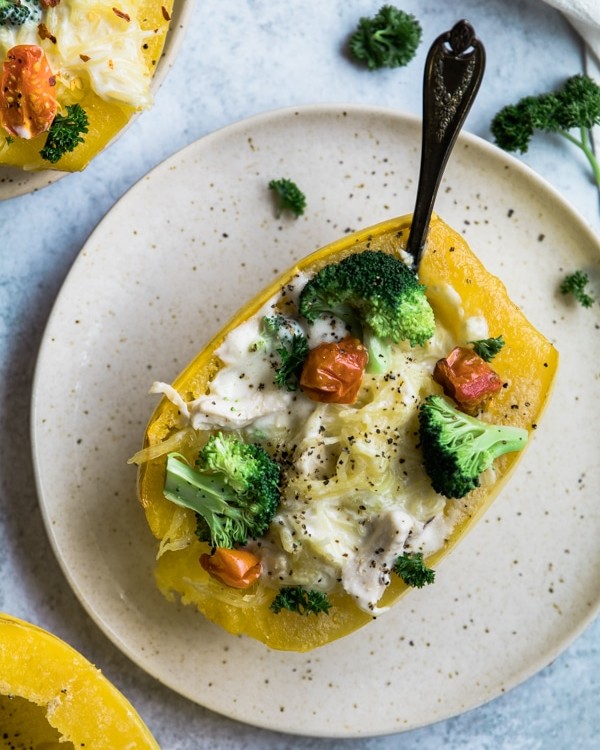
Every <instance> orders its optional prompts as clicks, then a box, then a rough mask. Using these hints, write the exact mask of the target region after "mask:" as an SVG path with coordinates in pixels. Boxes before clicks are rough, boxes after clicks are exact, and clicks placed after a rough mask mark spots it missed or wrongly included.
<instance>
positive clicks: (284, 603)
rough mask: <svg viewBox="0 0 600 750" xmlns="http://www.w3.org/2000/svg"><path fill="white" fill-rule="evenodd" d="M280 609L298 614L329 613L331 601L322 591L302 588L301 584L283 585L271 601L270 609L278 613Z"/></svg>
mask: <svg viewBox="0 0 600 750" xmlns="http://www.w3.org/2000/svg"><path fill="white" fill-rule="evenodd" d="M282 609H287V610H288V611H289V612H295V613H296V614H298V615H310V614H313V615H318V614H320V613H321V612H324V613H325V614H328V613H329V610H330V609H331V602H330V601H329V597H328V596H327V594H324V593H323V592H322V591H313V590H310V591H308V590H306V589H303V588H302V586H285V587H284V588H282V589H281V590H280V592H279V593H278V594H277V596H276V597H275V598H274V599H273V601H272V602H271V611H272V612H274V613H275V614H276V615H278V614H279V613H280V612H281V610H282Z"/></svg>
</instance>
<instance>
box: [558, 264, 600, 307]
mask: <svg viewBox="0 0 600 750" xmlns="http://www.w3.org/2000/svg"><path fill="white" fill-rule="evenodd" d="M589 280H590V279H589V276H588V275H587V273H585V271H573V273H569V274H567V275H566V276H565V278H564V279H563V280H562V282H561V284H560V287H559V288H560V291H561V293H562V294H571V295H572V296H573V297H574V298H575V299H576V300H577V302H579V304H580V305H581V306H582V307H591V306H592V305H593V304H594V298H593V297H592V295H591V294H588V293H587V292H586V290H585V288H586V287H587V285H588V282H589Z"/></svg>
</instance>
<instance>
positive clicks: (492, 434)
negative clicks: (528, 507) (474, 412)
mask: <svg viewBox="0 0 600 750" xmlns="http://www.w3.org/2000/svg"><path fill="white" fill-rule="evenodd" d="M419 437H420V443H421V451H422V453H423V463H424V465H425V471H426V472H427V475H428V476H429V479H430V480H431V486H432V487H433V489H434V490H435V491H436V492H439V493H440V494H441V495H445V496H446V497H449V498H460V497H463V496H464V495H466V494H467V493H468V492H470V491H471V490H473V489H475V487H478V486H479V476H480V474H481V473H482V472H484V471H485V470H486V469H487V468H488V467H489V466H491V465H492V463H493V461H494V459H496V458H498V456H501V455H502V454H504V453H508V452H510V451H520V450H522V449H523V448H524V447H525V445H526V444H527V440H528V433H527V430H524V429H522V428H520V427H512V426H507V425H496V424H490V423H488V422H482V421H481V420H479V419H476V418H475V417H470V416H469V415H467V414H464V413H463V412H461V411H458V409H455V408H454V407H453V406H451V404H450V403H449V402H448V401H446V399H444V398H443V397H442V396H437V395H433V396H427V398H426V399H425V401H424V402H423V403H422V404H421V408H420V409H419Z"/></svg>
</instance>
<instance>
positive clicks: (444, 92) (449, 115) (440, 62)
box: [407, 21, 485, 268]
mask: <svg viewBox="0 0 600 750" xmlns="http://www.w3.org/2000/svg"><path fill="white" fill-rule="evenodd" d="M484 69H485V50H484V47H483V45H482V44H481V42H480V41H479V40H478V39H477V37H476V36H475V31H474V29H473V27H472V26H471V25H470V24H469V23H468V22H467V21H459V22H458V23H457V24H455V26H454V27H453V28H452V29H451V30H450V31H447V32H445V33H444V34H441V35H440V36H439V37H438V38H437V39H436V40H435V42H434V43H433V44H432V45H431V48H430V50H429V53H428V55H427V61H426V63H425V74H424V78H423V136H422V146H421V167H420V172H419V185H418V188H417V199H416V203H415V210H414V214H413V221H412V227H411V231H410V236H409V238H408V246H407V251H408V252H409V253H410V254H411V255H412V257H413V262H414V267H415V268H417V267H418V265H419V261H420V259H421V255H422V253H423V248H424V245H425V240H426V238H427V230H428V227H429V220H430V219H431V212H432V210H433V204H434V201H435V197H436V195H437V191H438V187H439V185H440V181H441V179H442V175H443V173H444V169H445V167H446V162H447V161H448V157H449V155H450V152H451V151H452V147H453V146H454V143H455V141H456V138H457V136H458V133H459V131H460V129H461V127H462V124H463V122H464V120H465V117H466V116H467V113H468V112H469V109H470V108H471V104H472V103H473V100H474V99H475V95H476V94H477V91H478V90H479V85H480V84H481V79H482V78H483V71H484Z"/></svg>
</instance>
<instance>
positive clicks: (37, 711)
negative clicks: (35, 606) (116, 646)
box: [0, 613, 160, 750]
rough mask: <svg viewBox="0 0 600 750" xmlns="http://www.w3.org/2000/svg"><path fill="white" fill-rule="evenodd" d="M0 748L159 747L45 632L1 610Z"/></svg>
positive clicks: (113, 694)
mask: <svg viewBox="0 0 600 750" xmlns="http://www.w3.org/2000/svg"><path fill="white" fill-rule="evenodd" d="M0 730H1V731H0V748H15V749H16V748H34V747H36V748H41V747H44V748H47V749H48V750H50V748H56V749H57V750H58V748H61V749H63V750H69V749H71V750H73V749H74V748H82V747H86V748H94V750H129V749H130V748H137V749H138V750H160V748H159V746H158V744H157V743H156V741H155V740H154V738H153V737H152V735H151V734H150V731H149V729H148V728H147V727H146V726H145V724H144V723H143V722H142V720H141V718H140V717H139V715H138V714H137V713H136V711H135V709H134V708H133V707H132V706H131V704H130V703H129V702H128V701H127V699H126V698H125V697H124V696H123V695H122V693H120V692H119V691H118V690H117V689H116V688H115V687H114V686H113V685H112V684H111V683H110V682H109V681H108V680H107V679H106V678H105V677H104V676H103V675H102V673H101V672H100V670H98V669H97V668H96V667H94V666H93V665H92V664H91V663H90V662H89V661H88V660H87V659H85V658H84V657H83V656H82V655H81V654H79V653H78V652H77V651H75V649H73V648H72V647H71V646H69V645H68V644H66V643H65V642H64V641H62V640H60V639H59V638H57V637H56V636H54V635H52V634H51V633H49V632H47V631H46V630H43V629H41V628H38V627H37V626H35V625H32V624H30V623H28V622H24V621H23V620H19V619H17V618H16V617H12V616H11V615H7V614H1V613H0Z"/></svg>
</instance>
